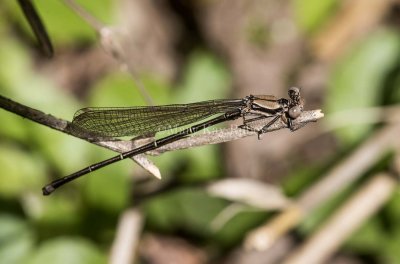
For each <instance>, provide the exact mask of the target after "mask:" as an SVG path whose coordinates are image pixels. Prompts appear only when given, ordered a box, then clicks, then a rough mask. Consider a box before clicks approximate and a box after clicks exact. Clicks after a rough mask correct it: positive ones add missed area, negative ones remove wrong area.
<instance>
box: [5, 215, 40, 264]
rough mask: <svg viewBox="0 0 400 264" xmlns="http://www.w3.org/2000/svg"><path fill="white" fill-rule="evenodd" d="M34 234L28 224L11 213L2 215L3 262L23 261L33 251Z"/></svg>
mask: <svg viewBox="0 0 400 264" xmlns="http://www.w3.org/2000/svg"><path fill="white" fill-rule="evenodd" d="M33 245H34V236H33V233H32V231H31V230H30V229H29V227H28V225H27V224H26V223H25V222H24V221H22V220H21V219H19V218H17V217H15V216H11V215H5V214H1V215H0V260H1V263H7V264H14V263H15V264H19V263H23V262H24V260H25V259H26V258H27V256H28V255H29V254H30V253H31V252H32V250H33Z"/></svg>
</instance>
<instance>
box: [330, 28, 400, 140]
mask: <svg viewBox="0 0 400 264" xmlns="http://www.w3.org/2000/svg"><path fill="white" fill-rule="evenodd" d="M399 54H400V37H399V35H398V33H397V32H395V31H390V30H378V31H376V32H375V34H373V35H371V36H369V37H367V39H365V40H363V41H362V42H361V43H359V44H358V45H356V46H355V47H354V48H353V49H352V50H351V51H350V52H349V54H347V56H345V57H344V58H343V59H341V60H339V62H338V63H337V65H336V68H335V69H334V70H333V74H332V78H331V82H330V85H329V90H328V95H327V96H328V98H329V100H328V101H327V106H326V111H327V113H328V114H330V113H334V112H340V111H346V110H347V111H348V110H351V109H356V108H362V107H374V106H379V105H381V104H382V99H383V98H382V96H381V95H382V94H384V93H383V92H384V84H385V81H386V78H387V77H388V75H389V73H390V72H391V71H392V70H393V69H394V68H395V67H396V66H397V65H398V62H399ZM349 118H351V117H350V116H349ZM370 128H371V125H365V126H364V125H363V126H360V125H358V126H352V127H349V128H344V129H340V130H339V136H340V137H341V139H343V140H344V141H346V143H350V142H352V141H353V142H354V141H357V140H358V139H360V138H362V137H363V136H364V135H365V133H366V132H367V131H368V130H369V129H370Z"/></svg>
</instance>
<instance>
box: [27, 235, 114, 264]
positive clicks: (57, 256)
mask: <svg viewBox="0 0 400 264" xmlns="http://www.w3.org/2000/svg"><path fill="white" fill-rule="evenodd" d="M49 262H51V263H53V264H64V263H65V264H70V263H75V264H80V263H82V264H99V263H106V262H107V259H106V256H105V255H104V254H103V253H102V252H100V251H99V249H97V248H96V247H95V246H94V245H93V244H92V243H90V242H88V241H86V240H83V239H80V238H68V237H64V238H57V239H53V240H47V241H46V242H44V243H43V244H42V245H41V246H40V247H39V248H38V249H37V251H36V252H35V254H34V255H33V256H32V257H31V258H30V260H29V261H28V262H27V263H28V264H39V263H40V264H42V263H49Z"/></svg>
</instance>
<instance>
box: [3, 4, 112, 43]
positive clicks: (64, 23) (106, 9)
mask: <svg viewBox="0 0 400 264" xmlns="http://www.w3.org/2000/svg"><path fill="white" fill-rule="evenodd" d="M77 2H78V4H79V5H81V6H82V7H83V8H84V9H85V10H87V11H88V12H89V13H90V14H92V15H93V16H94V17H96V18H100V21H103V22H104V21H105V22H108V23H110V22H111V21H112V20H113V19H112V14H113V9H114V8H113V1H111V0H100V1H95V2H93V1H82V0H79V1H77ZM33 4H34V5H35V6H36V9H37V12H38V13H39V16H40V17H41V19H42V22H43V23H44V26H45V28H46V30H47V32H48V34H49V36H50V39H51V40H52V42H53V44H54V45H55V46H61V45H65V44H73V43H76V42H79V43H82V42H92V41H94V40H95V39H96V32H95V30H94V29H93V28H91V27H90V26H89V25H88V24H87V23H86V22H85V21H84V20H83V19H82V18H80V17H79V16H78V15H77V14H76V13H74V12H73V11H72V10H71V9H70V8H69V7H68V6H67V5H65V4H63V3H62V1H46V0H36V1H34V2H33ZM6 5H7V6H6V7H7V9H8V12H9V13H11V14H12V15H13V16H14V19H15V20H17V21H18V23H19V24H20V25H21V26H22V28H23V30H24V32H25V33H27V34H28V35H30V36H31V38H32V39H33V38H34V37H33V33H32V30H31V28H30V26H29V24H28V22H27V21H26V19H25V17H24V16H23V13H22V10H21V9H20V7H19V6H18V4H17V1H6ZM34 41H35V42H36V40H34Z"/></svg>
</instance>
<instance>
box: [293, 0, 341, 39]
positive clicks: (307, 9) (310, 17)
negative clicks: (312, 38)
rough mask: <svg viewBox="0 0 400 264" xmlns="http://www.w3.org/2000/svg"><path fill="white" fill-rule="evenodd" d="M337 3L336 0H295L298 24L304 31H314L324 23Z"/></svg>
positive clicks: (295, 13) (294, 5) (294, 6)
mask: <svg viewBox="0 0 400 264" xmlns="http://www.w3.org/2000/svg"><path fill="white" fill-rule="evenodd" d="M337 4H338V2H337V1H335V0H324V1H320V0H294V1H293V8H294V16H295V19H296V21H297V24H298V25H299V27H300V28H301V29H302V30H303V31H306V32H311V31H314V30H316V29H318V28H319V27H321V25H323V24H324V22H325V21H326V20H327V19H328V18H329V16H330V14H331V13H332V12H333V11H334V10H335V7H336V6H337Z"/></svg>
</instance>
